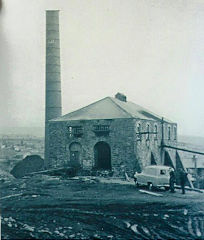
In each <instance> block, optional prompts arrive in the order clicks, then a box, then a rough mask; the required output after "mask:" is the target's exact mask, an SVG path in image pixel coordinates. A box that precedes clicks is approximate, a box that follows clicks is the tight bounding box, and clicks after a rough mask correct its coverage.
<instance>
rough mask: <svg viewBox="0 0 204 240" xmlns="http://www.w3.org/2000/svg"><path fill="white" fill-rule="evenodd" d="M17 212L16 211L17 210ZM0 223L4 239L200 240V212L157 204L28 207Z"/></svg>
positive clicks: (203, 213) (203, 215)
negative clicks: (108, 239)
mask: <svg viewBox="0 0 204 240" xmlns="http://www.w3.org/2000/svg"><path fill="white" fill-rule="evenodd" d="M19 210H20V209H19ZM6 212H7V214H6V215H11V216H13V217H12V218H10V219H9V217H4V218H3V219H2V233H3V238H5V239H28V238H31V239H32V238H36V239H42V238H43V239H67V238H69V239H70V238H72V239H93V238H98V239H107V238H110V239H133V238H139V239H150V238H151V239H152V238H153V239H158V238H160V239H169V238H171V239H181V238H182V239H202V238H203V236H204V232H203V221H204V212H203V211H199V209H198V206H197V209H192V208H190V209H187V208H186V207H185V206H176V207H172V206H168V205H165V204H163V205H161V204H157V203H154V204H139V205H138V204H136V205H124V204H123V205H119V204H108V205H93V204H91V205H89V204H88V205H87V204H81V205H79V204H70V203H63V204H60V205H55V206H48V205H47V206H45V205H43V206H41V207H40V206H32V207H30V208H27V209H21V211H17V212H16V213H15V215H16V218H14V213H12V212H11V211H9V210H8V209H7V211H6Z"/></svg>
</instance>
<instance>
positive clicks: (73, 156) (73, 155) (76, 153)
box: [69, 142, 81, 168]
mask: <svg viewBox="0 0 204 240" xmlns="http://www.w3.org/2000/svg"><path fill="white" fill-rule="evenodd" d="M69 151H70V165H71V166H72V167H76V168H78V167H80V166H81V160H80V155H81V144H80V143H77V142H74V143H71V144H70V146H69Z"/></svg>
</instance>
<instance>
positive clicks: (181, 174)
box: [180, 169, 188, 194]
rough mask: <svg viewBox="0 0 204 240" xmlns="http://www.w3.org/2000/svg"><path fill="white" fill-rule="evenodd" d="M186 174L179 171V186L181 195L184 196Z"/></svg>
mask: <svg viewBox="0 0 204 240" xmlns="http://www.w3.org/2000/svg"><path fill="white" fill-rule="evenodd" d="M187 174H188V173H186V172H185V171H184V170H183V169H181V170H180V184H181V189H182V194H185V183H186V180H187Z"/></svg>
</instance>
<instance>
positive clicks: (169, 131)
mask: <svg viewBox="0 0 204 240" xmlns="http://www.w3.org/2000/svg"><path fill="white" fill-rule="evenodd" d="M168 140H171V127H168Z"/></svg>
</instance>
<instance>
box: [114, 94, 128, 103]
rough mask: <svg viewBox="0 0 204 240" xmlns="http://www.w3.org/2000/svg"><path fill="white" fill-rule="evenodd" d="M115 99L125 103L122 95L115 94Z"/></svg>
mask: <svg viewBox="0 0 204 240" xmlns="http://www.w3.org/2000/svg"><path fill="white" fill-rule="evenodd" d="M115 98H116V99H118V100H120V101H122V102H127V97H126V96H125V95H124V94H123V93H119V92H118V93H117V94H116V95H115Z"/></svg>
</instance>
